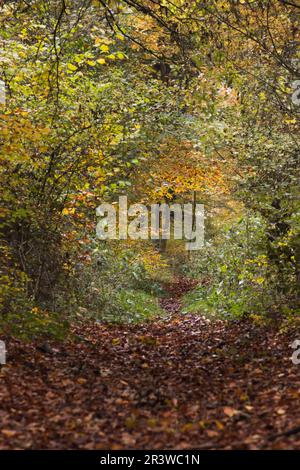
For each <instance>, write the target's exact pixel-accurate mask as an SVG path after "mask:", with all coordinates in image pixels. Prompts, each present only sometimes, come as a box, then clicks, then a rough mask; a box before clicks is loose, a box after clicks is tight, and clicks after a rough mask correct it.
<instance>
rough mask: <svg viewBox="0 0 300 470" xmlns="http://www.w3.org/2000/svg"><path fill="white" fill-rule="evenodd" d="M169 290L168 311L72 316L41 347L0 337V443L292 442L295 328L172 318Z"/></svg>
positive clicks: (171, 445) (299, 413) (299, 419)
mask: <svg viewBox="0 0 300 470" xmlns="http://www.w3.org/2000/svg"><path fill="white" fill-rule="evenodd" d="M174 287H175V286H173V288H174ZM177 287H178V284H177ZM182 290H183V291H185V287H184V288H182ZM179 298H180V294H177V291H176V288H175V291H174V289H173V290H172V286H170V298H169V299H165V300H164V301H163V303H164V306H165V308H167V309H168V311H169V312H171V313H172V315H170V318H168V319H167V320H164V321H157V322H152V323H148V324H145V325H139V326H137V325H134V326H133V325H131V326H128V325H126V326H124V325H123V326H115V325H114V326H109V325H103V324H100V323H83V324H82V325H80V326H76V327H74V333H75V334H76V335H77V340H76V341H74V340H73V341H71V340H68V341H66V342H64V343H56V344H54V343H53V344H51V348H50V349H49V350H46V351H44V350H41V348H39V347H37V344H35V343H30V344H25V343H23V342H21V341H18V340H12V339H11V340H9V339H8V342H7V349H8V362H7V365H6V366H4V367H3V366H2V368H1V373H0V376H1V387H0V400H1V409H0V448H1V449H8V448H22V449H23V448H31V449H32V448H33V449H37V448H44V449H45V448H48V449H49V448H50V449H134V448H139V449H163V448H164V449H189V448H194V449H203V448H205V449H206V448H207V449H260V448H263V449H266V448H275V449H279V448H294V449H296V448H300V432H299V429H298V430H297V429H296V428H297V426H299V425H300V407H299V398H300V365H299V366H296V365H293V363H292V361H291V359H290V356H291V353H292V350H291V348H290V344H291V342H292V341H293V340H294V339H296V338H295V337H294V333H291V332H290V333H289V334H279V333H278V332H277V331H276V330H275V329H270V328H267V327H262V326H260V327H257V326H255V325H253V324H252V323H250V322H248V321H235V322H231V323H229V324H226V323H224V322H222V321H215V322H209V321H208V320H206V319H205V318H203V317H201V316H195V315H185V316H183V315H180V314H179V313H178V312H179V304H180V300H179ZM295 334H296V333H295ZM287 431H290V433H289V432H287ZM281 433H287V434H290V435H286V434H284V435H280V434H281Z"/></svg>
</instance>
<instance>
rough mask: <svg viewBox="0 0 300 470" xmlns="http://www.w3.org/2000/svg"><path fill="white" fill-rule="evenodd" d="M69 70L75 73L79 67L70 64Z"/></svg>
mask: <svg viewBox="0 0 300 470" xmlns="http://www.w3.org/2000/svg"><path fill="white" fill-rule="evenodd" d="M68 69H69V70H72V71H75V70H77V67H76V65H74V64H71V63H70V64H68Z"/></svg>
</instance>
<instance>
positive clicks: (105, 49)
mask: <svg viewBox="0 0 300 470" xmlns="http://www.w3.org/2000/svg"><path fill="white" fill-rule="evenodd" d="M100 49H101V51H102V52H108V51H109V47H108V46H107V45H106V44H102V46H100Z"/></svg>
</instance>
